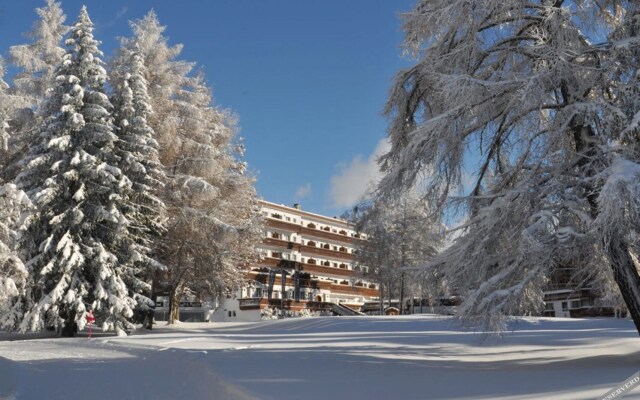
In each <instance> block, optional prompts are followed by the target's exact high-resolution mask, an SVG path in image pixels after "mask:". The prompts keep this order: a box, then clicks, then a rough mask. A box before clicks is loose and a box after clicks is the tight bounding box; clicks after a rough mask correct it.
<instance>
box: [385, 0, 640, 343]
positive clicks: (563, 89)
mask: <svg viewBox="0 0 640 400" xmlns="http://www.w3.org/2000/svg"><path fill="white" fill-rule="evenodd" d="M639 7H640V6H639V5H638V3H637V2H634V1H625V0H593V1H582V0H532V1H527V2H522V1H516V0H510V1H503V0H500V1H498V0H481V1H473V2H469V1H466V0H429V1H427V0H421V1H419V2H418V4H417V7H416V9H415V10H414V11H413V12H410V13H408V14H407V15H406V17H405V18H406V19H405V24H404V29H405V32H406V39H405V47H406V50H407V51H408V52H410V53H411V54H412V55H413V56H414V57H415V58H416V59H417V63H416V65H415V66H414V67H412V68H409V69H407V70H404V71H401V72H400V73H399V74H398V76H397V78H396V82H395V84H394V86H393V88H392V91H391V94H390V98H389V101H388V104H387V108H386V111H387V114H388V116H389V118H390V120H391V124H390V127H389V137H390V139H391V142H392V148H391V150H390V152H389V153H388V154H387V155H386V156H385V157H384V158H383V160H382V167H383V170H384V171H386V176H385V178H384V179H383V181H382V182H381V185H380V192H381V194H382V195H389V194H392V193H395V192H398V191H403V190H406V189H407V188H409V187H411V186H413V184H414V183H415V182H416V181H417V180H419V179H420V177H421V176H424V175H423V174H426V176H427V177H428V178H427V179H426V181H425V185H426V187H427V195H426V197H427V199H428V200H429V201H430V202H431V204H434V205H437V206H439V207H440V209H441V210H444V209H445V208H446V206H447V205H450V204H452V203H450V202H448V200H449V199H451V195H452V194H453V190H454V188H455V187H457V186H459V185H460V183H461V177H462V174H463V170H465V169H466V170H468V171H471V176H472V177H473V178H474V180H475V184H474V185H473V186H472V187H471V188H469V189H468V191H467V192H466V193H463V197H462V204H463V205H466V206H467V210H468V220H467V222H466V224H464V225H463V226H462V227H461V231H462V233H463V234H462V235H461V236H460V238H458V239H457V240H456V241H455V243H454V244H453V246H451V247H450V248H449V249H448V250H447V251H445V252H444V253H443V254H442V256H441V257H439V259H438V260H437V261H436V262H435V263H434V268H438V269H439V270H440V271H441V272H443V273H444V274H446V276H447V277H448V278H449V279H451V280H452V284H453V285H454V287H456V288H457V290H458V291H459V292H460V293H461V294H463V295H465V297H466V301H465V303H464V305H463V307H462V308H461V309H460V311H461V312H462V314H463V315H465V316H467V317H469V318H472V319H475V320H477V321H480V322H484V323H487V322H488V323H489V325H490V326H491V327H493V328H496V327H497V328H499V327H500V326H502V322H503V320H504V318H503V316H505V315H513V314H520V313H523V312H527V311H528V310H531V309H536V308H539V307H540V306H541V304H542V295H541V289H542V288H543V287H544V285H545V283H546V276H547V275H548V273H549V271H550V269H552V268H553V267H554V266H556V265H563V264H571V265H574V266H576V269H577V270H578V271H579V272H580V273H582V274H583V275H584V276H585V277H586V278H597V276H598V275H599V274H601V273H602V274H606V275H608V276H609V277H611V279H609V280H610V281H615V282H616V283H617V285H618V287H619V288H620V291H621V294H622V296H623V297H624V299H625V302H626V305H627V307H628V309H629V311H630V313H631V316H632V317H633V320H634V322H635V325H636V327H637V328H638V331H639V332H640V276H639V275H638V269H637V265H636V264H635V263H634V259H635V260H637V254H638V237H640V236H639V235H638V227H639V226H640V200H639V199H640V196H639V194H640V151H639V150H640V149H639V147H638V143H639V141H638V137H639V132H640V128H639V122H640V113H639V112H640V96H639V94H640V93H639V89H638V88H640V86H639V83H640V82H638V80H639V79H640V74H638V56H639V55H640V53H639V50H640V41H638V40H637V37H638V32H639V30H640V22H639V21H640V10H639Z"/></svg>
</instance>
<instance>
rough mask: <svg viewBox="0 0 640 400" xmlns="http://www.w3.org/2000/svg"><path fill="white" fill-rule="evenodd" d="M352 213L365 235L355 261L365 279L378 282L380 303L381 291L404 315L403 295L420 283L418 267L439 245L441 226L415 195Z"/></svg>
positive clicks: (361, 205) (377, 202)
mask: <svg viewBox="0 0 640 400" xmlns="http://www.w3.org/2000/svg"><path fill="white" fill-rule="evenodd" d="M354 214H355V215H354V220H355V221H354V222H355V223H356V229H358V231H360V232H362V233H365V234H366V240H361V241H358V242H357V249H358V254H357V255H356V262H357V263H358V264H360V265H361V266H362V267H364V268H366V269H367V270H368V272H366V273H365V276H367V277H368V278H369V279H373V280H375V281H376V282H378V283H379V285H380V300H381V301H382V300H383V297H384V296H383V295H384V292H386V295H387V299H388V301H389V303H391V300H392V299H393V298H397V299H399V303H400V305H401V306H400V312H401V313H404V300H405V297H406V294H407V293H409V292H411V293H415V292H416V290H417V283H418V282H420V281H421V280H422V278H421V275H423V272H422V271H421V267H422V266H424V265H426V264H427V263H428V262H429V260H430V259H431V258H433V256H434V255H435V254H436V253H437V252H438V250H439V249H440V248H441V246H442V243H443V240H444V230H443V229H442V225H441V224H440V223H439V220H438V218H435V217H434V215H433V213H432V212H431V210H430V208H429V206H428V205H427V204H425V203H424V202H423V201H422V200H421V199H419V198H418V197H417V196H416V195H415V193H414V192H410V193H407V194H405V195H403V196H401V197H400V198H395V199H386V200H384V201H381V200H378V201H372V202H371V203H370V204H364V203H362V204H360V205H359V207H358V212H356V213H354ZM420 294H421V295H422V294H423V293H420ZM381 304H382V303H381ZM381 308H382V307H381Z"/></svg>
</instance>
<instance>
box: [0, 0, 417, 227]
mask: <svg viewBox="0 0 640 400" xmlns="http://www.w3.org/2000/svg"><path fill="white" fill-rule="evenodd" d="M43 4H44V1H33V0H27V1H25V0H23V1H20V2H17V1H8V0H4V1H0V52H1V53H2V54H3V55H4V56H6V55H7V52H8V48H9V46H11V45H14V44H21V43H24V42H25V41H26V39H25V38H24V37H23V35H22V34H23V33H24V32H26V31H28V30H30V28H31V25H32V23H33V22H34V21H35V19H36V14H35V12H34V9H35V7H41V6H43ZM82 4H86V5H87V7H88V10H89V14H90V15H91V18H92V19H93V21H94V23H95V24H96V32H95V35H96V37H97V38H98V39H99V40H101V41H102V42H103V46H102V50H103V51H104V52H105V54H107V55H109V54H110V53H111V51H112V49H113V48H114V46H115V45H116V43H117V42H116V38H117V37H118V36H128V35H129V34H130V29H129V26H128V21H129V20H132V19H138V18H141V17H142V16H143V15H144V14H145V13H146V12H148V11H149V10H150V9H152V8H153V9H154V10H155V11H156V13H157V14H158V18H159V20H160V22H161V23H162V24H163V25H166V26H167V30H166V31H165V33H166V35H167V36H169V38H170V42H171V43H172V44H176V43H183V44H184V50H183V53H182V57H181V58H182V59H185V60H190V61H195V62H197V63H198V65H199V66H200V68H202V69H203V70H204V72H205V73H206V76H207V79H208V81H209V83H210V84H211V86H212V87H213V92H214V96H215V104H216V105H217V106H220V107H223V108H228V109H231V110H233V111H234V112H235V113H237V114H238V116H239V120H240V127H241V132H240V134H241V135H242V136H243V137H244V141H245V145H246V149H247V151H246V161H247V162H248V163H249V166H250V169H251V170H252V171H253V172H254V173H255V175H256V176H257V189H258V192H259V194H260V196H261V197H262V198H264V199H266V200H269V201H273V202H276V203H282V204H287V205H291V204H292V203H295V202H297V203H301V204H302V206H303V208H304V209H305V210H308V211H312V212H317V213H321V214H327V215H337V214H340V213H341V212H342V211H344V210H345V209H346V208H348V207H349V206H350V205H352V204H353V202H354V201H355V199H356V198H357V197H358V195H359V194H361V192H362V190H363V188H364V186H365V185H366V182H367V181H368V180H369V179H371V178H373V177H374V176H375V174H376V171H375V170H376V167H375V162H374V159H375V155H374V153H376V152H378V153H380V152H382V151H384V149H385V143H384V142H383V138H384V136H385V130H386V125H387V124H386V120H385V119H384V118H383V117H382V116H381V111H382V109H383V107H384V103H385V101H386V97H387V93H388V90H389V88H390V85H391V82H392V78H393V76H394V75H395V73H396V72H397V71H398V70H399V69H400V68H402V67H406V66H408V65H410V61H409V60H406V59H403V58H402V57H401V49H400V44H401V43H402V31H401V20H400V18H399V15H400V13H402V12H407V11H409V10H411V8H412V7H413V5H414V4H415V0H394V1H389V0H348V1H345V0H324V1H322V2H319V1H300V0H233V1H232V0H189V1H187V0H185V1H181V2H178V1H175V0H171V1H170V0H160V1H149V0H135V1H134V0H110V1H104V0H89V1H77V0H64V1H62V6H63V8H64V10H65V12H66V14H67V23H69V24H70V23H71V22H72V21H74V20H75V18H76V16H77V14H78V11H79V10H80V7H81V5H82Z"/></svg>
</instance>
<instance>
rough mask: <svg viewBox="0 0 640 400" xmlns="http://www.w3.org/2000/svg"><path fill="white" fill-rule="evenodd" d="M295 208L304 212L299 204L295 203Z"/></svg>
mask: <svg viewBox="0 0 640 400" xmlns="http://www.w3.org/2000/svg"><path fill="white" fill-rule="evenodd" d="M293 208H295V209H296V210H302V207H301V206H300V204H299V203H295V204H294V205H293Z"/></svg>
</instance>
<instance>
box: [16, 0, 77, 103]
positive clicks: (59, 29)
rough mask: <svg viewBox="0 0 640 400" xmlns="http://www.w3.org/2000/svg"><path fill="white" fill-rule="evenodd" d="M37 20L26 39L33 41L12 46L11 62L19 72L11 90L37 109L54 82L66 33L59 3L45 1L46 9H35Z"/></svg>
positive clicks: (63, 16) (52, 0)
mask: <svg viewBox="0 0 640 400" xmlns="http://www.w3.org/2000/svg"><path fill="white" fill-rule="evenodd" d="M36 13H37V14H38V16H39V19H38V20H37V21H36V22H35V23H34V24H33V30H31V31H30V32H28V33H27V34H26V36H27V37H28V38H30V39H32V40H33V41H32V42H31V43H28V44H22V45H17V46H11V48H10V49H9V54H10V55H11V57H10V62H11V64H12V65H14V66H16V67H17V68H18V69H19V72H18V73H17V74H16V75H15V76H14V78H13V86H14V88H13V90H14V91H15V94H16V95H18V96H22V97H25V98H27V99H28V103H30V104H32V105H33V106H34V109H37V107H38V105H39V104H41V103H42V102H43V101H44V99H45V96H46V94H47V91H48V90H49V88H50V87H51V84H52V83H53V80H54V79H55V71H56V68H57V66H58V65H59V64H60V62H61V61H62V57H63V56H64V54H65V51H64V49H63V48H62V47H61V43H62V38H63V37H64V35H65V34H66V33H67V31H68V30H69V27H67V26H65V25H64V21H65V19H66V16H65V15H64V12H63V10H62V6H61V5H60V3H59V2H56V1H54V0H46V7H43V8H36Z"/></svg>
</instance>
